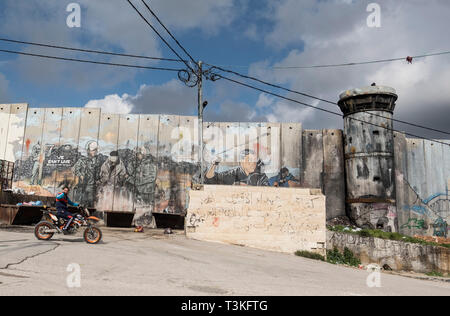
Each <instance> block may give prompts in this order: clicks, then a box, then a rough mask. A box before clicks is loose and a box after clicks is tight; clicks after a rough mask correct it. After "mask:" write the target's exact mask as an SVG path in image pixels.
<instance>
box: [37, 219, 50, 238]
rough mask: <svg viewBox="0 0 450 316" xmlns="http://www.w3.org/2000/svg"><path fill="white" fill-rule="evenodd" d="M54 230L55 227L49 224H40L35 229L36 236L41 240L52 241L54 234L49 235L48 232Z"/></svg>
mask: <svg viewBox="0 0 450 316" xmlns="http://www.w3.org/2000/svg"><path fill="white" fill-rule="evenodd" d="M52 229H54V227H53V225H52V224H50V223H49V222H40V223H38V224H37V225H36V226H35V227H34V235H35V236H36V238H37V239H39V240H50V239H51V238H52V237H53V233H47V232H46V231H47V230H52Z"/></svg>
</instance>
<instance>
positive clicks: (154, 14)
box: [141, 0, 197, 64]
mask: <svg viewBox="0 0 450 316" xmlns="http://www.w3.org/2000/svg"><path fill="white" fill-rule="evenodd" d="M141 1H142V3H143V4H144V5H145V7H146V8H147V10H148V11H149V12H150V13H151V14H152V15H153V16H154V17H155V19H156V20H157V21H158V23H159V24H160V25H161V26H162V27H163V28H164V29H165V30H166V32H167V33H168V34H169V35H170V37H171V38H172V39H173V40H174V41H175V43H177V45H178V46H179V47H180V48H181V49H182V50H183V52H184V53H185V54H186V55H187V56H189V58H190V59H191V61H192V62H193V63H194V64H197V62H196V61H195V59H194V58H193V57H192V56H191V54H189V53H188V51H187V50H186V49H185V48H184V47H183V45H181V44H180V42H179V41H178V40H177V39H176V38H175V36H174V35H173V34H172V33H171V32H170V31H169V29H168V28H167V27H166V26H165V25H164V23H162V22H161V20H160V19H159V18H158V16H157V15H156V13H155V12H154V11H153V10H152V9H151V8H150V7H149V6H148V4H147V3H146V2H145V1H144V0H141Z"/></svg>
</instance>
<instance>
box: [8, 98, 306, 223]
mask: <svg viewBox="0 0 450 316" xmlns="http://www.w3.org/2000/svg"><path fill="white" fill-rule="evenodd" d="M19 112H20V113H19ZM19 112H18V113H9V112H8V113H9V114H6V115H7V116H8V115H9V122H12V123H13V124H14V128H15V132H14V133H11V134H9V135H10V137H9V138H8V139H7V142H6V145H5V147H6V149H5V152H6V151H11V152H14V157H12V160H13V161H15V163H16V172H15V179H14V186H15V187H19V188H22V189H23V190H25V191H26V192H27V193H33V194H36V195H40V196H54V195H55V194H56V193H57V192H59V191H60V190H61V189H62V187H64V186H69V187H70V189H71V193H70V194H71V198H72V200H74V201H77V202H80V203H81V204H83V205H86V206H88V207H91V208H95V209H97V210H100V211H107V212H124V213H130V212H132V213H135V214H136V215H135V220H137V221H141V223H142V224H148V223H149V222H150V221H151V213H152V212H158V213H171V214H184V213H185V212H186V210H187V206H188V203H189V190H190V188H191V186H192V184H196V183H199V182H200V179H201V172H200V165H199V162H198V161H199V150H198V148H199V146H198V122H197V121H196V118H195V117H180V116H169V115H113V114H105V113H101V111H100V110H99V109H85V108H83V109H81V108H55V109H28V108H27V107H26V106H25V107H23V108H22V109H21V110H20V111H19ZM205 124H206V125H207V126H206V127H205V133H204V140H205V141H204V144H203V148H202V153H203V156H204V161H205V164H204V170H203V172H204V178H205V183H207V184H223V185H252V186H273V187H296V186H300V180H299V178H300V169H301V168H300V166H299V165H298V164H297V162H300V161H301V158H300V154H301V151H300V150H297V151H295V153H294V154H292V157H289V159H287V158H286V157H284V156H286V154H285V152H287V151H288V150H289V149H292V148H294V146H298V140H299V139H301V127H300V124H291V125H295V129H294V128H293V127H292V126H285V127H284V128H285V129H289V128H290V130H292V132H291V133H290V134H289V133H287V132H286V133H282V130H283V125H282V124H245V126H244V124H241V123H224V124H219V123H205ZM16 126H17V127H16ZM9 128H10V129H11V130H13V129H14V128H13V127H12V126H10V127H9ZM3 134H5V135H8V134H7V133H3ZM282 134H283V135H282ZM18 139H21V141H19V142H18ZM284 147H286V149H284ZM11 148H14V149H11ZM0 154H2V153H0ZM3 155H4V154H3Z"/></svg>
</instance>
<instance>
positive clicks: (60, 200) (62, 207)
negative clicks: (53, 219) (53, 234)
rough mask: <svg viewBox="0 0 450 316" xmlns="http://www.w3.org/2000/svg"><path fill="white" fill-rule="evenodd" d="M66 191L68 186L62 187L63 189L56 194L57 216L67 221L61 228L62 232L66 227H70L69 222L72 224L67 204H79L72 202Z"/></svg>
mask: <svg viewBox="0 0 450 316" xmlns="http://www.w3.org/2000/svg"><path fill="white" fill-rule="evenodd" d="M68 193H69V188H68V187H64V188H63V191H62V192H60V193H58V194H57V195H56V210H57V211H58V214H57V216H58V217H59V218H63V219H65V220H66V221H67V223H66V225H65V226H64V228H63V232H66V231H67V228H69V227H70V224H72V221H73V216H72V213H70V212H69V211H68V205H70V206H79V204H78V203H74V202H72V201H71V200H70V199H69V196H68Z"/></svg>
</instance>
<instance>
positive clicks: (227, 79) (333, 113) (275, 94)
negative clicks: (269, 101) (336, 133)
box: [216, 74, 450, 146]
mask: <svg viewBox="0 0 450 316" xmlns="http://www.w3.org/2000/svg"><path fill="white" fill-rule="evenodd" d="M216 76H217V77H219V78H222V79H224V80H226V81H229V82H233V83H235V84H238V85H241V86H244V87H247V88H250V89H253V90H256V91H259V92H263V93H266V94H268V95H272V96H274V97H278V98H280V99H284V100H286V101H290V102H293V103H297V104H300V105H303V106H306V107H309V108H313V109H315V110H319V111H322V112H325V113H328V114H332V115H336V116H339V117H342V114H341V113H338V112H334V111H330V110H327V109H323V108H320V107H317V106H314V105H312V104H308V103H305V102H301V101H298V100H295V99H292V98H288V97H285V96H282V95H280V94H277V93H274V92H271V91H268V90H265V89H261V88H258V87H255V86H252V85H250V84H246V83H244V82H240V81H237V80H234V79H231V78H228V77H225V76H223V75H221V74H216ZM351 119H352V120H354V121H358V122H362V123H364V124H368V125H372V126H375V127H379V128H382V129H386V130H390V131H393V132H398V133H402V134H405V135H408V136H411V137H415V138H420V139H424V140H428V141H431V142H435V143H438V144H442V145H447V146H450V144H448V143H444V142H441V141H438V140H434V139H430V138H426V137H423V136H418V135H415V134H411V133H406V132H401V131H397V130H395V129H393V128H389V127H386V126H381V125H377V124H375V123H371V122H367V121H364V120H361V119H357V118H353V117H352V118H351Z"/></svg>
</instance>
